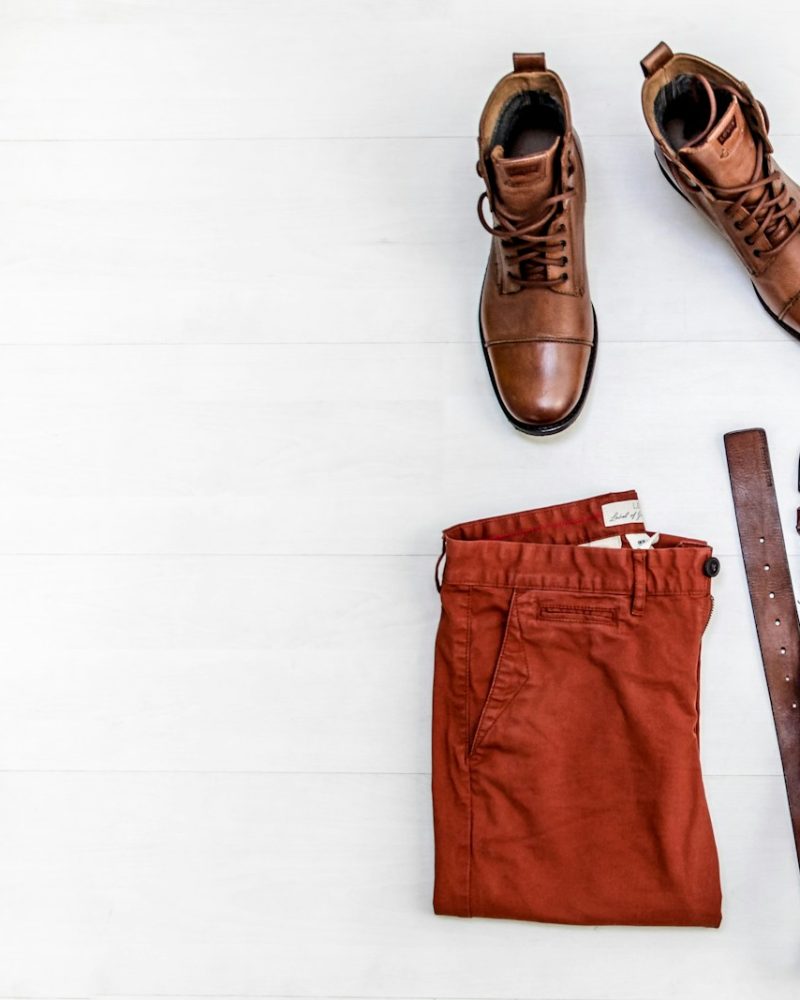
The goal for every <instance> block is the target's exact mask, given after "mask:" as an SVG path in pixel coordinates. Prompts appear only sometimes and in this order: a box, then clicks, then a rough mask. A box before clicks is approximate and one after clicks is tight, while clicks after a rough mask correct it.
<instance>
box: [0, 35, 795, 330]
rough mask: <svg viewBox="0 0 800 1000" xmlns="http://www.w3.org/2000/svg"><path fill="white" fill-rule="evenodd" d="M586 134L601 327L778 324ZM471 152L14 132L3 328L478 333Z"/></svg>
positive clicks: (656, 179) (479, 264)
mask: <svg viewBox="0 0 800 1000" xmlns="http://www.w3.org/2000/svg"><path fill="white" fill-rule="evenodd" d="M0 24H2V20H1V19H0ZM0 72H2V70H0ZM799 128H800V125H799ZM781 146H782V151H783V152H785V156H786V159H787V162H786V165H787V166H789V167H791V166H792V164H797V165H798V169H800V138H798V137H796V138H788V139H785V140H784V141H783V142H782V143H781ZM584 151H585V156H586V162H587V174H588V184H589V198H590V200H589V210H588V216H587V239H588V247H589V270H590V278H591V287H592V294H593V298H594V301H595V305H596V308H597V313H598V317H599V323H600V335H601V337H602V339H603V342H604V343H610V342H612V341H620V340H624V341H642V340H644V341H659V340H678V341H687V342H696V341H702V340H715V341H721V340H753V341H757V342H760V343H763V342H767V341H775V342H776V343H785V342H786V341H787V340H788V337H787V335H786V334H785V333H784V332H783V331H782V330H781V329H780V328H779V327H778V326H777V325H776V324H775V323H773V322H772V320H771V319H770V318H769V317H768V316H767V315H766V313H765V312H764V311H763V309H762V308H761V306H760V304H759V303H758V300H757V299H756V298H755V296H754V295H753V293H752V290H751V287H750V283H749V281H748V279H747V277H746V275H745V273H744V271H743V270H742V268H741V266H740V265H739V263H738V261H737V260H736V259H735V258H734V256H733V254H732V252H731V251H729V250H728V249H727V247H726V245H725V244H724V241H723V240H722V239H721V238H720V237H719V236H718V235H717V234H716V233H715V232H714V231H713V230H712V229H711V227H710V226H709V225H708V224H707V223H705V222H704V221H703V220H702V219H701V218H699V217H698V216H697V213H695V212H694V211H693V210H692V209H691V208H690V207H689V206H687V205H685V204H683V203H682V202H681V200H680V199H679V198H678V196H677V195H676V194H675V192H673V191H672V190H671V189H670V188H669V186H668V185H667V184H666V182H665V181H664V180H663V179H662V177H661V174H660V173H659V171H658V168H657V166H656V164H655V161H654V159H653V157H652V155H651V153H650V149H649V147H648V144H647V142H646V141H645V139H644V137H643V136H638V135H637V136H633V137H623V138H607V137H602V136H601V137H587V138H586V139H585V141H584ZM474 162H475V143H474V140H472V139H469V138H464V139H402V140H397V139H395V140H391V139H387V140H381V139H362V140H353V141H342V140H314V139H309V140H295V141H283V140H274V141H266V142H254V141H243V142H235V143H225V142H191V143H186V142H158V143H152V142H151V143H147V142H135V143H108V142H106V143H97V142H88V143H7V144H6V145H5V146H4V147H3V156H2V157H0V201H2V205H3V226H4V249H3V251H2V253H1V254H0V277H2V281H0V310H2V314H3V316H4V320H5V321H4V323H3V326H2V330H0V342H4V343H16V344H31V343H63V344H75V343H77V344H83V343H242V342H245V343H247V342H250V343H264V342H269V343H298V342H312V343H317V342H329V343H347V342H365V341H366V342H375V343H381V344H386V343H389V342H401V343H416V342H419V341H427V342H433V343H449V342H461V343H467V344H473V343H474V342H475V340H476V339H477V328H476V323H477V300H478V295H479V291H480V284H481V281H482V278H483V271H484V268H485V265H486V254H487V248H488V237H487V235H486V233H484V231H483V229H481V227H480V225H479V223H478V219H477V216H476V212H475V204H476V202H477V198H478V194H479V192H480V191H481V184H480V181H479V179H478V177H477V176H476V174H475V171H474V169H473V167H474ZM620 178H624V184H621V183H620ZM45 290H46V293H45Z"/></svg>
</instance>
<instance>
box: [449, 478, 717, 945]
mask: <svg viewBox="0 0 800 1000" xmlns="http://www.w3.org/2000/svg"><path fill="white" fill-rule="evenodd" d="M444 541H445V550H444V552H445V562H444V571H443V575H442V585H441V600H442V612H441V620H440V624H439V631H438V634H437V640H436V661H435V671H434V700H433V806H434V832H435V845H436V876H435V888H434V901H433V902H434V909H435V911H436V912H437V913H441V914H451V915H454V916H461V917H506V918H513V919H518V920H539V921H548V922H555V923H570V924H646V925H654V924H669V925H683V926H686V925H697V926H704V927H717V926H719V923H720V919H721V915H720V904H721V893H720V883H719V864H718V860H717V851H716V846H715V843H714V834H713V831H712V828H711V821H710V818H709V813H708V807H707V805H706V798H705V792H704V788H703V779H702V773H701V769H700V755H699V739H698V723H699V706H698V694H699V667H700V645H701V641H702V637H703V633H704V631H705V629H706V626H707V624H708V622H709V619H710V617H711V611H712V606H713V604H712V598H711V593H710V589H711V588H710V583H711V577H712V576H714V575H716V573H717V571H718V569H719V563H718V562H717V560H716V559H714V558H713V557H712V554H711V548H710V547H709V546H708V545H707V544H706V543H705V542H702V541H698V540H696V539H691V538H680V537H677V536H674V535H666V534H663V533H661V534H651V533H650V532H648V531H646V529H645V526H644V523H643V522H642V515H641V513H640V508H639V502H638V499H637V496H636V493H635V492H634V491H632V490H629V491H627V492H623V493H611V494H608V495H606V496H600V497H594V498H592V499H589V500H581V501H577V502H574V503H567V504H562V505H559V506H556V507H547V508H543V509H541V510H530V511H525V512H522V513H517V514H507V515H504V516H501V517H493V518H487V519H485V520H480V521H472V522H470V523H468V524H461V525H457V526H455V527H452V528H449V529H447V530H446V531H445V532H444Z"/></svg>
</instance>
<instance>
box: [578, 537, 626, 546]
mask: <svg viewBox="0 0 800 1000" xmlns="http://www.w3.org/2000/svg"><path fill="white" fill-rule="evenodd" d="M578 547H579V548H581V549H586V548H592V549H621V548H622V535H611V536H610V537H609V538H596V539H595V540H594V541H593V542H581V544H580V545H579V546H578Z"/></svg>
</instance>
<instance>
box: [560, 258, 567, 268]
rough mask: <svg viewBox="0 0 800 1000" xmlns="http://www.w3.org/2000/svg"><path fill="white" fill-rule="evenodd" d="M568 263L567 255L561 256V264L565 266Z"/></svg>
mask: <svg viewBox="0 0 800 1000" xmlns="http://www.w3.org/2000/svg"><path fill="white" fill-rule="evenodd" d="M566 263H567V258H566V257H562V258H561V266H562V267H563V266H564V265H565V264H566Z"/></svg>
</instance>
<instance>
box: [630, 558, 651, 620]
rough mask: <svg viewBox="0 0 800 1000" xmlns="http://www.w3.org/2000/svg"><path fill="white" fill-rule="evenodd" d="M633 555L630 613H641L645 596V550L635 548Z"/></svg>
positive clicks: (642, 612)
mask: <svg viewBox="0 0 800 1000" xmlns="http://www.w3.org/2000/svg"><path fill="white" fill-rule="evenodd" d="M632 555H633V597H632V599H631V614H632V615H643V614H644V602H645V597H646V596H647V550H646V549H644V550H637V551H634V552H633V553H632Z"/></svg>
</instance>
